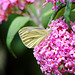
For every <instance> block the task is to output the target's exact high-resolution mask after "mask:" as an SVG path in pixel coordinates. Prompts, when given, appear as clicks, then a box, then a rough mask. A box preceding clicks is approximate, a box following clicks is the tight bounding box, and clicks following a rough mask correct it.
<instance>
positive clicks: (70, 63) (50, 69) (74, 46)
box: [33, 17, 75, 75]
mask: <svg viewBox="0 0 75 75" xmlns="http://www.w3.org/2000/svg"><path fill="white" fill-rule="evenodd" d="M48 26H49V28H48V29H51V30H52V32H51V33H50V34H49V35H48V37H47V38H45V39H44V41H43V42H42V43H41V44H40V45H39V46H37V47H35V48H34V53H33V54H34V57H35V58H36V60H37V63H38V64H40V66H41V67H40V68H41V71H42V72H45V75H51V74H55V75H62V74H63V73H66V72H69V73H71V74H75V33H74V32H73V31H71V30H70V29H69V27H68V24H67V23H65V19H63V20H62V17H61V18H59V19H56V21H54V20H53V21H52V22H51V24H49V25H48ZM71 26H72V28H73V30H74V31H75V22H74V23H73V22H71Z"/></svg>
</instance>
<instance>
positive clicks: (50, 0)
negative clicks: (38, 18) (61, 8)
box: [43, 0, 75, 10]
mask: <svg viewBox="0 0 75 75" xmlns="http://www.w3.org/2000/svg"><path fill="white" fill-rule="evenodd" d="M45 2H46V3H44V4H43V8H44V7H45V5H46V4H47V3H49V2H51V3H52V5H53V4H55V5H54V6H53V7H52V10H54V9H55V10H58V6H56V3H58V2H61V3H63V4H64V5H65V4H66V2H65V0H45ZM71 2H75V0H71Z"/></svg>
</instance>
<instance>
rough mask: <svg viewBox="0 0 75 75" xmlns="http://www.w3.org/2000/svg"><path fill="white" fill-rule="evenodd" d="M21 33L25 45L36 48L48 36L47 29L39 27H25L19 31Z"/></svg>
mask: <svg viewBox="0 0 75 75" xmlns="http://www.w3.org/2000/svg"><path fill="white" fill-rule="evenodd" d="M19 35H20V37H21V39H22V42H23V43H24V45H26V46H27V47H28V48H34V47H36V46H38V45H39V44H40V43H41V42H42V41H43V39H44V38H45V37H46V36H47V31H46V30H43V29H41V28H39V27H24V28H22V29H21V30H20V31H19Z"/></svg>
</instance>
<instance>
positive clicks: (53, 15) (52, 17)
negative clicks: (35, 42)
mask: <svg viewBox="0 0 75 75" xmlns="http://www.w3.org/2000/svg"><path fill="white" fill-rule="evenodd" d="M63 7H64V6H63V5H62V3H60V5H59V6H58V10H57V11H56V10H55V11H54V13H53V14H52V16H51V18H50V20H49V23H48V24H50V23H51V21H52V20H53V19H54V18H55V16H56V14H57V13H58V11H59V10H60V9H61V8H63Z"/></svg>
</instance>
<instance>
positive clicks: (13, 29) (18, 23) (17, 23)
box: [6, 16, 29, 56]
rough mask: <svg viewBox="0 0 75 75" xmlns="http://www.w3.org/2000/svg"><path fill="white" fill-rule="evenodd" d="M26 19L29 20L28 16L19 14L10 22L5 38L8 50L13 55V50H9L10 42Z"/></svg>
mask: <svg viewBox="0 0 75 75" xmlns="http://www.w3.org/2000/svg"><path fill="white" fill-rule="evenodd" d="M28 21H29V18H28V17H23V16H19V17H16V18H15V19H14V20H13V21H12V23H11V24H10V27H9V30H8V34H7V38H6V44H7V47H8V48H9V50H10V52H11V53H12V54H13V56H15V54H14V52H13V50H11V43H12V41H13V38H14V36H15V35H16V33H17V32H18V31H19V29H20V28H21V27H23V26H24V25H25V24H26V23H27V22H28Z"/></svg>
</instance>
